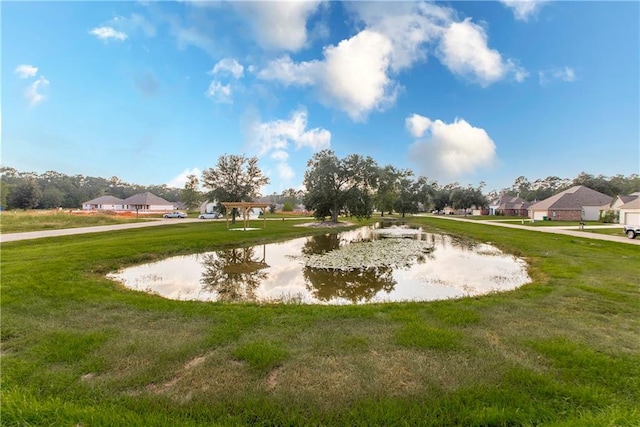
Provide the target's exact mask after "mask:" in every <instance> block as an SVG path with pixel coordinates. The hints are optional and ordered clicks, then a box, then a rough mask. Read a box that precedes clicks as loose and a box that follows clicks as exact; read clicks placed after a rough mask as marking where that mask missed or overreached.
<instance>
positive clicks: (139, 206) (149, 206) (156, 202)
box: [82, 192, 176, 213]
mask: <svg viewBox="0 0 640 427" xmlns="http://www.w3.org/2000/svg"><path fill="white" fill-rule="evenodd" d="M82 209H83V210H95V211H115V212H138V213H145V212H147V213H152V212H170V211H173V210H175V209H176V206H175V204H174V203H171V202H168V201H166V200H165V199H163V198H162V197H158V196H156V195H155V194H153V193H149V192H147V193H140V194H135V195H133V196H131V197H128V198H126V199H124V200H122V199H119V198H117V197H114V196H101V197H98V198H96V199H93V200H89V201H87V202H83V203H82Z"/></svg>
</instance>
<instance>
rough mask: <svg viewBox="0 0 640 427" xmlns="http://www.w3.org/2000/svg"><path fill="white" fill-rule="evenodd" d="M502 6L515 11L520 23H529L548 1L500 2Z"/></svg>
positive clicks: (504, 0)
mask: <svg viewBox="0 0 640 427" xmlns="http://www.w3.org/2000/svg"><path fill="white" fill-rule="evenodd" d="M500 1H501V3H502V4H504V5H505V6H507V7H508V8H510V9H511V10H512V11H513V15H514V16H515V17H516V19H517V20H519V21H525V22H526V21H528V20H529V18H530V17H532V16H535V15H536V14H537V13H538V11H539V10H540V9H542V6H544V4H545V3H547V1H548V0H500Z"/></svg>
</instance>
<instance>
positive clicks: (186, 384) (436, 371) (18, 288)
mask: <svg viewBox="0 0 640 427" xmlns="http://www.w3.org/2000/svg"><path fill="white" fill-rule="evenodd" d="M412 222H420V223H422V224H423V225H424V226H425V227H426V228H428V229H429V230H432V231H442V232H449V233H452V234H456V235H460V236H466V237H471V238H475V239H478V240H481V241H490V242H492V244H494V245H496V246H499V247H500V248H502V249H503V250H505V251H508V252H511V253H513V254H515V255H518V256H520V257H523V258H525V259H526V260H527V261H528V262H529V264H530V275H531V277H532V278H533V283H531V284H529V285H526V286H524V287H522V288H520V289H518V290H515V291H511V292H507V293H502V294H494V295H489V296H484V297H475V298H465V299H460V300H450V301H440V302H431V303H400V304H377V305H361V306H335V307H333V306H331V307H324V306H303V305H243V304H228V305H225V304H218V303H204V302H181V301H169V300H164V299H162V298H160V297H156V296H151V295H147V294H144V293H141V292H133V291H129V290H126V289H123V288H122V287H121V286H119V285H118V284H116V283H113V282H111V281H109V280H107V279H105V278H104V275H105V274H106V273H107V272H110V271H113V270H116V269H118V268H119V267H122V266H125V265H131V264H134V263H141V262H145V261H150V260H156V259H159V258H163V257H166V256H170V255H176V254H184V253H194V252H199V251H206V250H212V249H215V248H220V247H225V246H229V245H235V244H249V243H255V242H265V241H273V240H278V239H285V238H289V237H293V236H300V235H302V234H309V233H325V232H326V230H317V229H316V230H314V229H308V228H298V227H293V225H294V224H295V222H294V221H282V222H281V221H273V222H268V223H267V228H266V229H264V230H262V229H261V230H255V231H251V232H246V233H245V232H229V231H226V230H225V224H224V222H203V223H199V222H198V223H191V224H174V225H172V226H168V227H153V228H149V229H136V230H128V231H120V232H111V233H100V234H92V235H80V236H68V237H60V238H50V239H43V240H30V241H24V242H11V243H6V244H3V245H2V257H1V260H0V267H1V273H2V277H1V279H2V281H1V293H2V300H1V306H2V311H1V320H2V328H1V332H2V334H1V338H2V347H1V354H2V356H1V359H0V360H1V362H2V388H1V392H2V425H7V426H11V425H15V426H18V425H19V426H24V425H83V426H96V425H97V426H101V425H103V426H113V425H123V426H125V425H126V426H136V425H140V426H167V425H176V426H178V425H179V426H195V425H270V426H271V425H348V426H357V425H361V426H370V425H433V426H442V425H472V426H473V425H475V426H502V425H504V426H513V425H553V426H584V425H590V426H600V425H602V426H610V425H617V426H636V425H640V409H638V405H637V402H638V401H640V340H639V339H638V336H639V334H640V284H639V283H638V277H640V263H638V262H637V260H638V249H637V247H635V246H633V245H626V244H619V243H613V242H605V241H591V240H589V239H581V238H575V237H569V236H562V235H546V234H543V233H540V234H538V233H536V236H535V239H532V238H531V234H530V232H529V231H527V230H514V229H506V228H502V227H493V226H488V225H483V224H475V223H466V222H458V221H446V220H441V219H438V218H436V217H433V218H412ZM462 267H463V268H464V266H462Z"/></svg>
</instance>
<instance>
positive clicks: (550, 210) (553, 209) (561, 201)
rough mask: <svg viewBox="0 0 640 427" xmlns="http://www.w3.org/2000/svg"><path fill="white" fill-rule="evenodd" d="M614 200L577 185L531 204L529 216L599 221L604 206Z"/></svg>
mask: <svg viewBox="0 0 640 427" xmlns="http://www.w3.org/2000/svg"><path fill="white" fill-rule="evenodd" d="M612 200H613V197H611V196H607V195H606V194H603V193H600V192H598V191H596V190H592V189H591V188H589V187H585V186H584V185H576V186H574V187H571V188H569V189H567V190H565V191H563V192H561V193H558V194H555V195H553V196H551V197H549V198H548V199H544V200H542V201H540V202H538V203H534V204H533V205H531V206H529V218H531V219H533V220H536V221H538V220H539V221H541V220H543V219H548V220H550V221H554V220H555V221H581V220H582V221H597V220H599V219H600V211H601V210H602V206H604V205H608V204H609V203H611V201H612Z"/></svg>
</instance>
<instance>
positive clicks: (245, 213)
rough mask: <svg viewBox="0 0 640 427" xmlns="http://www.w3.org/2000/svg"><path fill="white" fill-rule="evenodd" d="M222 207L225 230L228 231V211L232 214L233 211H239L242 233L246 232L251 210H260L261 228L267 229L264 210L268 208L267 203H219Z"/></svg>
mask: <svg viewBox="0 0 640 427" xmlns="http://www.w3.org/2000/svg"><path fill="white" fill-rule="evenodd" d="M220 204H221V205H222V206H224V209H225V213H224V217H225V219H226V220H227V230H228V229H229V211H231V212H233V209H234V208H236V209H240V210H241V211H242V221H243V224H244V231H247V224H248V223H249V211H250V210H251V209H253V208H259V209H262V228H266V227H267V218H266V216H267V215H266V211H265V209H266V208H267V207H268V206H269V203H259V202H221V203H220Z"/></svg>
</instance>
